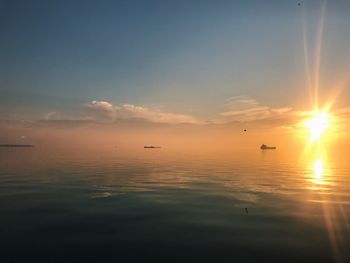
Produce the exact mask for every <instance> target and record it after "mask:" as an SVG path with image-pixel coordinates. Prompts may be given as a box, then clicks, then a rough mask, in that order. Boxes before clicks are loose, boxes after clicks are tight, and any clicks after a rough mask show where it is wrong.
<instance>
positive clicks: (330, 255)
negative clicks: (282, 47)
mask: <svg viewBox="0 0 350 263" xmlns="http://www.w3.org/2000/svg"><path fill="white" fill-rule="evenodd" d="M300 155H301V154H300V153H293V154H292V153H290V154H289V153H288V152H282V151H279V150H276V151H265V152H261V151H260V150H249V151H248V150H246V151H236V152H215V150H213V152H206V153H190V152H181V151H177V152H176V151H170V150H169V149H166V148H163V149H139V150H135V151H130V152H126V151H124V150H122V149H118V148H113V149H98V150H89V149H85V150H84V149H63V150H62V149H61V150H57V149H48V148H41V147H35V148H28V149H21V148H18V149H5V148H3V149H0V211H1V214H0V250H1V253H0V261H1V262H39V261H40V262H78V261H81V262H88V261H95V262H107V261H111V262H131V261H134V262H136V261H137V262H145V261H150V262H258V261H259V262H260V261H265V260H269V261H270V262H332V261H333V262H349V260H350V249H349V248H350V235H349V234H350V221H349V220H350V192H349V189H350V166H349V165H348V163H347V162H346V161H345V160H344V159H346V156H345V157H344V156H340V157H334V158H331V157H330V156H328V157H327V159H325V158H323V157H322V158H321V159H320V158H319V157H317V155H314V156H308V158H304V159H303V158H301V157H300Z"/></svg>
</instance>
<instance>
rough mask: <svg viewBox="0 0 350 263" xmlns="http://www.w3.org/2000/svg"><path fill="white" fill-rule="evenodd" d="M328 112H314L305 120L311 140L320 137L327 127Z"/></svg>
mask: <svg viewBox="0 0 350 263" xmlns="http://www.w3.org/2000/svg"><path fill="white" fill-rule="evenodd" d="M329 119H330V116H329V113H328V112H314V113H313V117H312V118H311V119H309V120H307V121H305V126H306V127H307V128H308V129H309V130H310V133H311V141H316V140H319V139H321V137H322V135H323V134H324V133H325V131H326V129H327V128H328V127H329Z"/></svg>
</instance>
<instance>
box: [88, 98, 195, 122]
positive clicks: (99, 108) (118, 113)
mask: <svg viewBox="0 0 350 263" xmlns="http://www.w3.org/2000/svg"><path fill="white" fill-rule="evenodd" d="M86 106H87V108H88V109H89V111H90V113H92V114H93V117H92V118H94V119H97V120H111V121H115V120H118V119H143V120H146V121H150V122H154V123H167V124H179V123H191V124H198V123H200V122H199V121H198V120H197V119H196V118H194V117H192V116H190V115H184V114H176V113H169V112H163V111H160V110H158V109H152V108H147V107H143V106H137V105H133V104H122V105H113V104H112V103H109V102H107V101H96V100H94V101H91V102H90V103H88V104H87V105H86Z"/></svg>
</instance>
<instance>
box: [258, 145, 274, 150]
mask: <svg viewBox="0 0 350 263" xmlns="http://www.w3.org/2000/svg"><path fill="white" fill-rule="evenodd" d="M260 149H261V150H275V149H276V147H275V146H267V145H266V144H262V145H261V146H260Z"/></svg>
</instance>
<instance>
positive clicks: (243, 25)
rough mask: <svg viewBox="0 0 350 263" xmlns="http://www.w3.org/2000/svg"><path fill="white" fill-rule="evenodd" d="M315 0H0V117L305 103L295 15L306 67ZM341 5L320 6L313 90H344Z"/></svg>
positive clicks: (211, 110) (194, 111)
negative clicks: (236, 100)
mask: <svg viewBox="0 0 350 263" xmlns="http://www.w3.org/2000/svg"><path fill="white" fill-rule="evenodd" d="M298 2H300V3H301V5H300V6H299V5H298ZM321 2H322V1H316V0H315V1H313V0H309V1H289V0H286V1H3V0H1V1H0V34H1V42H0V61H1V62H0V91H1V93H2V96H1V98H0V103H1V106H0V110H1V115H0V117H1V118H31V119H40V118H42V117H43V116H45V114H47V113H50V112H60V113H62V115H64V116H70V115H71V116H78V115H79V114H80V112H81V111H82V110H83V108H84V107H85V106H86V105H87V104H89V103H90V104H91V102H92V101H105V102H109V103H111V104H113V105H124V104H132V105H136V106H142V107H147V108H148V109H153V108H154V109H157V110H158V111H165V112H171V113H177V114H186V115H191V116H195V117H196V118H199V119H210V118H213V116H215V115H216V114H219V113H220V112H223V111H225V109H224V108H225V107H226V106H225V105H226V104H227V101H228V100H229V99H230V98H232V97H237V96H244V97H245V98H246V99H250V100H255V101H256V102H258V103H260V104H262V105H267V106H268V107H273V108H287V107H291V108H298V107H307V106H309V105H307V103H308V101H309V98H308V97H307V96H308V92H307V83H306V77H305V65H304V50H303V31H302V26H303V22H302V19H303V12H304V14H305V21H306V23H305V24H306V28H305V29H306V32H307V36H308V50H309V53H310V54H309V55H310V60H311V62H312V61H313V60H314V58H313V54H314V49H315V46H316V44H317V43H316V40H315V39H317V38H316V36H317V29H318V28H319V24H320V17H321V6H322V3H321ZM349 12H350V3H349V2H348V1H328V3H327V7H326V12H325V17H324V18H325V21H324V35H323V38H322V39H323V42H322V43H323V45H322V52H321V53H322V59H321V69H320V71H321V73H322V74H321V83H323V85H322V87H321V90H322V92H321V96H325V97H327V96H328V95H329V93H331V91H330V87H331V86H332V85H334V83H337V82H339V81H341V82H345V84H344V85H347V80H343V78H344V75H346V73H347V70H348V68H349V66H350V63H349V62H348V61H349V55H348V54H350V53H349V51H350V50H349V49H350V48H349V45H348V44H349V43H350V42H349V41H350V18H349V17H348V14H349ZM346 87H347V86H346ZM347 90H348V89H347V88H344V89H343V94H344V96H342V99H343V102H342V101H341V99H339V103H340V104H342V103H343V104H346V103H347V102H346V101H347V100H346V99H347V98H349V93H348V92H347Z"/></svg>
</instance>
